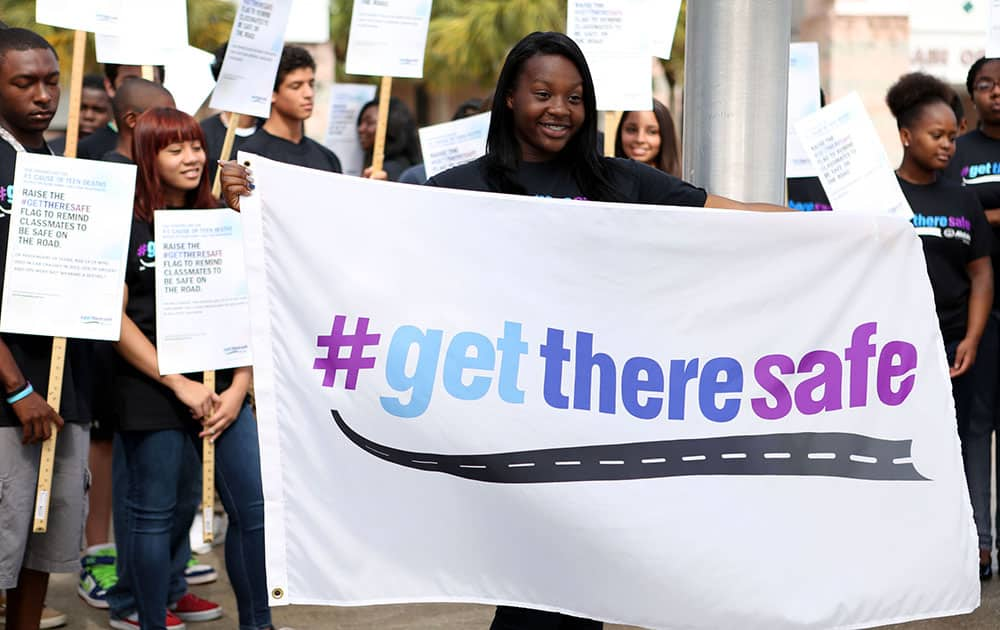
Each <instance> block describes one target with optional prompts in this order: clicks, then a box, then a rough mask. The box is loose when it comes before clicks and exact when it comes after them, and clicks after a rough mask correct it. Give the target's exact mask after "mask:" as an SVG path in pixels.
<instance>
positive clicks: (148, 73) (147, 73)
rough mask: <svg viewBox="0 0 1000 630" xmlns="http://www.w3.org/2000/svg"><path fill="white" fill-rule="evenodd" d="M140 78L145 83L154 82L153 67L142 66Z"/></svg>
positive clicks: (154, 73)
mask: <svg viewBox="0 0 1000 630" xmlns="http://www.w3.org/2000/svg"><path fill="white" fill-rule="evenodd" d="M142 78H143V79H146V80H147V81H153V82H154V83H155V82H156V72H155V71H154V70H153V66H143V67H142Z"/></svg>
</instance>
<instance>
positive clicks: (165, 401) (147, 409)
mask: <svg viewBox="0 0 1000 630" xmlns="http://www.w3.org/2000/svg"><path fill="white" fill-rule="evenodd" d="M155 274H156V242H155V241H154V240H153V224H152V223H147V222H146V221H142V220H141V219H137V218H135V217H133V218H132V233H131V236H130V237H129V245H128V258H127V259H126V264H125V284H126V285H127V286H128V305H127V306H126V307H125V314H126V315H128V316H129V318H130V319H131V320H132V321H133V322H135V325H136V326H138V327H139V330H141V331H142V333H143V334H144V335H146V338H147V339H149V341H150V343H152V344H153V345H156V275H155ZM115 376H116V379H115V390H116V392H115V393H116V411H117V415H118V427H119V428H120V429H121V430H124V431H160V430H165V429H185V428H190V427H191V426H192V422H194V421H193V420H192V419H191V413H190V412H189V411H188V408H187V407H185V406H184V404H183V403H182V402H180V401H179V400H178V399H177V397H176V396H174V394H173V392H171V391H170V389H169V388H167V387H166V386H165V385H163V384H161V383H160V382H158V381H155V380H153V379H151V378H149V377H148V376H146V375H145V374H143V373H141V372H140V371H139V370H137V369H136V368H134V367H132V365H131V364H129V363H128V362H126V361H125V360H124V359H122V358H121V357H120V356H118V357H116V360H115ZM185 376H187V377H188V378H190V379H192V380H196V381H201V379H202V374H200V373H198V374H185ZM232 382H233V371H232V370H219V371H218V372H217V373H216V391H219V392H221V391H223V390H225V389H226V388H228V387H229V386H230V385H231V384H232Z"/></svg>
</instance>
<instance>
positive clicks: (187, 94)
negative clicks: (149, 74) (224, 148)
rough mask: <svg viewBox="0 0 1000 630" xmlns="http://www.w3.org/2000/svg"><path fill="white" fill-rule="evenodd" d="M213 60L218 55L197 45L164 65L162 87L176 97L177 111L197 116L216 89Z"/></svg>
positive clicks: (174, 56)
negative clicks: (213, 89)
mask: <svg viewBox="0 0 1000 630" xmlns="http://www.w3.org/2000/svg"><path fill="white" fill-rule="evenodd" d="M213 61H215V55H213V54H212V53H210V52H206V51H204V50H201V49H200V48H195V47H194V46H185V47H184V48H181V49H180V50H177V51H174V54H173V55H172V56H171V58H170V60H169V61H167V63H166V64H165V66H164V73H165V75H166V79H165V80H164V83H163V87H165V88H166V89H167V90H168V91H169V92H170V94H172V95H173V97H174V102H175V103H177V109H179V110H181V111H182V112H187V113H188V114H191V115H192V116H194V115H195V114H196V113H198V110H199V109H201V106H202V105H203V104H204V103H205V99H206V98H208V95H209V94H211V93H212V88H214V87H215V78H214V77H213V76H212V62H213ZM211 157H213V158H214V157H218V156H211Z"/></svg>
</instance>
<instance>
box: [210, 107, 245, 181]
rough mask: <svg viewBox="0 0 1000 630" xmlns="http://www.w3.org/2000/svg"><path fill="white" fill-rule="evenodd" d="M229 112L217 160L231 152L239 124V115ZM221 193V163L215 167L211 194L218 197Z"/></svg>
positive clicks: (221, 159)
mask: <svg viewBox="0 0 1000 630" xmlns="http://www.w3.org/2000/svg"><path fill="white" fill-rule="evenodd" d="M227 113H228V114H229V125H228V126H227V127H226V138H225V139H224V140H223V141H222V154H221V155H219V160H220V161H221V162H225V161H226V160H228V159H229V157H230V155H229V154H230V153H232V152H233V143H234V142H235V141H236V130H237V129H238V128H239V126H240V115H239V114H237V113H234V112H227ZM221 194H222V165H221V164H220V165H218V166H217V167H216V168H215V183H214V184H212V196H213V197H218V196H219V195H221Z"/></svg>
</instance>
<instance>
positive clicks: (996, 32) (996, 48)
mask: <svg viewBox="0 0 1000 630" xmlns="http://www.w3.org/2000/svg"><path fill="white" fill-rule="evenodd" d="M986 56H987V57H989V58H995V57H1000V0H990V25H989V28H988V29H987V32H986Z"/></svg>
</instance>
